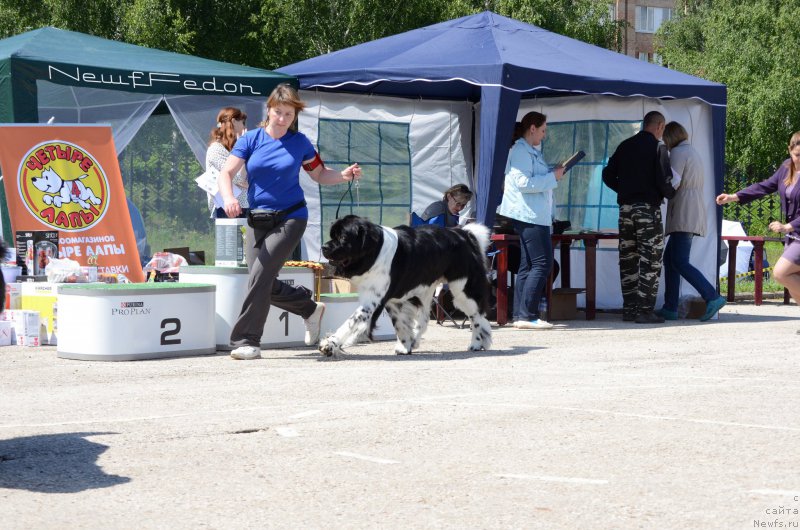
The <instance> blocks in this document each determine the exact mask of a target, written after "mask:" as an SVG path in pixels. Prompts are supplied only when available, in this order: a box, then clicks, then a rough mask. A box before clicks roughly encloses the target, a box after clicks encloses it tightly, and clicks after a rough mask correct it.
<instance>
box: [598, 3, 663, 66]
mask: <svg viewBox="0 0 800 530" xmlns="http://www.w3.org/2000/svg"><path fill="white" fill-rule="evenodd" d="M611 10H612V16H613V17H614V19H616V20H625V21H627V22H628V28H627V30H626V31H625V33H624V35H623V39H622V43H621V44H622V45H621V47H620V51H621V52H622V53H624V54H625V55H630V56H631V57H636V58H638V59H641V60H643V61H650V62H655V63H659V64H660V63H661V58H660V57H659V56H658V55H657V54H654V53H653V35H654V34H655V32H656V31H657V30H658V28H659V27H661V24H663V23H664V22H666V21H667V20H669V19H671V18H672V16H673V13H674V10H675V0H643V1H638V2H637V1H634V0H616V1H615V2H614V4H613V5H612V6H611Z"/></svg>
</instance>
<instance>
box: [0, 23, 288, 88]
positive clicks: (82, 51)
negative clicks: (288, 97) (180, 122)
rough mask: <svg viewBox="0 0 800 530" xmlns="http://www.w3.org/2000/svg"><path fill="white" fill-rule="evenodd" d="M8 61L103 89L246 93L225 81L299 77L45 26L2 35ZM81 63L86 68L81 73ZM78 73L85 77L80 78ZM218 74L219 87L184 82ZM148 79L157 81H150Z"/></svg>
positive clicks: (266, 82) (1, 51)
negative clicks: (205, 87)
mask: <svg viewBox="0 0 800 530" xmlns="http://www.w3.org/2000/svg"><path fill="white" fill-rule="evenodd" d="M8 60H11V61H12V62H13V63H17V64H19V65H24V64H28V65H36V70H37V75H36V77H37V78H39V79H41V78H42V75H41V74H45V77H44V78H45V79H47V77H48V76H49V77H50V79H49V80H51V81H53V82H56V83H59V84H71V85H85V86H90V85H89V83H94V86H95V87H97V88H101V87H102V88H112V89H117V90H120V89H121V90H126V89H129V90H131V91H138V92H149V93H194V94H206V93H214V92H217V93H228V94H232V95H240V94H238V93H233V86H230V87H228V88H229V90H225V89H224V88H223V87H222V83H224V82H226V81H228V82H234V80H235V82H236V83H237V84H239V83H243V84H248V85H252V86H254V87H258V89H256V90H257V91H258V92H260V93H262V89H265V87H267V86H269V87H274V85H276V84H278V83H280V82H286V81H289V82H294V78H292V77H291V76H288V75H285V74H280V73H276V72H271V71H269V70H262V69H259V68H252V67H249V66H241V65H236V64H230V63H224V62H221V61H213V60H210V59H203V58H200V57H193V56H191V55H183V54H179V53H173V52H166V51H163V50H157V49H152V48H145V47H143V46H136V45H133V44H127V43H124V42H118V41H112V40H107V39H103V38H100V37H94V36H91V35H86V34H83V33H77V32H74V31H67V30H63V29H58V28H53V27H44V28H40V29H37V30H33V31H28V32H26V33H22V34H20V35H15V36H13V37H9V38H7V39H3V40H0V61H8ZM47 65H50V66H52V67H53V68H56V69H59V70H63V69H64V68H65V67H70V68H71V69H70V70H68V71H67V74H68V75H65V74H60V73H58V72H55V71H54V70H53V69H52V68H47ZM76 67H77V68H79V69H80V70H79V74H78V75H77V76H76V73H75V72H76V70H75V68H76ZM23 68H24V67H23ZM87 72H88V73H90V74H92V73H93V74H95V75H98V76H99V75H100V74H106V76H107V77H106V78H107V79H113V80H114V81H118V82H115V83H110V82H109V83H98V81H96V79H95V78H92V77H91V75H90V76H89V77H88V82H87V79H86V78H85V77H84V74H85V73H87ZM135 73H141V74H142V75H141V76H139V77H136V78H135V81H134V78H132V77H131V74H135ZM149 75H153V76H155V77H156V79H153V78H152V77H148V76H149ZM159 75H162V76H163V77H159ZM119 76H121V77H119ZM74 77H80V79H78V80H75V79H74ZM212 77H217V78H218V83H217V85H218V86H217V87H216V88H217V90H213V91H208V90H206V91H203V90H196V89H195V90H192V89H193V88H194V86H193V85H191V84H190V85H189V88H188V89H187V87H186V85H185V83H184V81H185V80H187V79H193V80H194V81H195V82H197V81H200V82H201V83H202V82H203V80H210V79H211V78H212ZM148 83H149V85H151V86H148ZM106 85H109V86H106ZM208 86H209V87H210V86H211V85H208ZM242 92H245V93H242V94H241V95H252V94H248V93H246V92H248V91H247V90H246V89H245V90H244V91H242ZM268 93H269V92H268V91H267V94H268ZM259 95H261V94H259Z"/></svg>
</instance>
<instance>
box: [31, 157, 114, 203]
mask: <svg viewBox="0 0 800 530" xmlns="http://www.w3.org/2000/svg"><path fill="white" fill-rule="evenodd" d="M87 176H88V175H81V176H80V177H78V178H76V179H75V180H64V179H62V178H61V176H60V175H59V174H58V173H56V171H55V170H54V169H53V168H50V167H48V168H45V169H44V171H42V176H41V177H34V178H32V179H31V182H32V183H33V185H34V187H36V189H37V190H39V191H41V192H43V193H46V194H47V195H45V196H44V197H43V198H42V200H43V201H44V203H45V204H47V205H50V204H52V205H55V207H56V208H60V207H61V205H62V204H66V203H68V202H75V203H78V204H80V205H81V208H83V209H88V208H89V202H91V203H92V204H100V199H98V198H97V197H96V196H95V194H94V192H93V191H92V189H91V188H90V187H88V186H86V185H85V184H84V183H83V182H81V179H85V178H86V177H87Z"/></svg>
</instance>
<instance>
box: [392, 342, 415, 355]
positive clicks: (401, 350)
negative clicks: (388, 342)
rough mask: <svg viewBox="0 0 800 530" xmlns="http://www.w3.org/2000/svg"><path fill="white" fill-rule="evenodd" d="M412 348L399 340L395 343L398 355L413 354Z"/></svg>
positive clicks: (395, 351) (395, 350)
mask: <svg viewBox="0 0 800 530" xmlns="http://www.w3.org/2000/svg"><path fill="white" fill-rule="evenodd" d="M411 350H412V348H410V347H408V346H406V345H405V344H403V343H402V342H400V341H398V342H396V343H395V345H394V353H395V354H397V355H411Z"/></svg>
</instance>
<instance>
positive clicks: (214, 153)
mask: <svg viewBox="0 0 800 530" xmlns="http://www.w3.org/2000/svg"><path fill="white" fill-rule="evenodd" d="M246 121H247V114H245V113H244V112H242V111H241V110H239V109H237V108H234V107H225V108H224V109H222V110H220V111H219V114H217V124H216V125H215V126H214V128H213V129H211V139H210V140H209V143H208V150H206V171H212V170H216V171H217V172H220V171H222V167H223V166H224V165H225V161H226V160H228V155H230V154H231V149H233V144H235V143H236V140H237V139H238V138H239V137H240V136H241V135H242V134H244V133H245V131H247V129H246V128H245V122H246ZM233 185H234V186H235V187H236V188H235V189H237V188H238V191H239V196H238V197H237V199H238V201H239V206H241V208H242V213H241V214H240V215H239V217H242V218H244V217H246V216H247V209H248V208H247V206H248V204H247V171H246V170H245V169H244V168H242V170H241V171H239V172H238V173H237V174H236V176H234V177H233ZM208 208H209V210H211V217H214V218H216V219H225V218H227V217H228V215H227V214H226V213H225V209H224V208H222V207H221V206H219V207H217V206H216V205H215V204H214V198H213V197H212V196H211V195H210V194H209V196H208Z"/></svg>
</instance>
